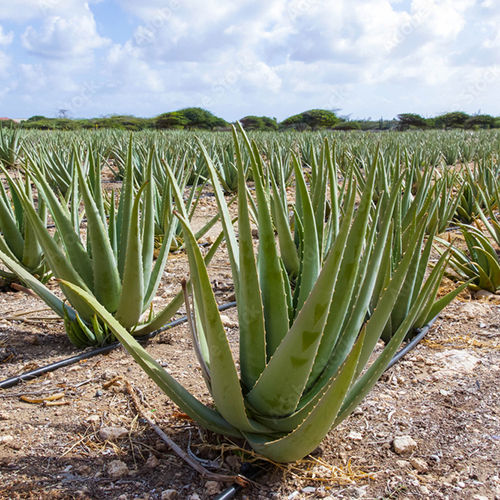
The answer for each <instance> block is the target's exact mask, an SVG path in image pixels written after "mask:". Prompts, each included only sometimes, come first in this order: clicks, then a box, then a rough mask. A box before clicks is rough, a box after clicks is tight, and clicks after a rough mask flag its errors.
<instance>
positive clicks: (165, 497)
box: [161, 490, 179, 500]
mask: <svg viewBox="0 0 500 500" xmlns="http://www.w3.org/2000/svg"><path fill="white" fill-rule="evenodd" d="M178 496H179V493H178V491H177V490H165V491H162V493H161V500H174V498H177V497H178Z"/></svg>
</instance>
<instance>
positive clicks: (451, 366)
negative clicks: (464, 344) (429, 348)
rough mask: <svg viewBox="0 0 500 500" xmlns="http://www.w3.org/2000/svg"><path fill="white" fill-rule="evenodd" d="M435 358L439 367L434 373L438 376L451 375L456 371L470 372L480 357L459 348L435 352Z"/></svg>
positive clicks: (461, 372)
mask: <svg viewBox="0 0 500 500" xmlns="http://www.w3.org/2000/svg"><path fill="white" fill-rule="evenodd" d="M435 358H436V359H437V360H438V361H439V362H440V364H441V368H439V369H438V370H437V371H436V373H435V375H436V376H438V377H443V376H453V375H455V374H456V373H460V374H465V373H470V372H472V371H473V370H474V368H475V367H476V365H477V364H478V363H479V362H480V361H481V360H480V358H478V357H477V356H474V355H473V354H471V353H470V352H467V351H464V350H459V349H450V350H447V351H444V352H438V353H436V355H435Z"/></svg>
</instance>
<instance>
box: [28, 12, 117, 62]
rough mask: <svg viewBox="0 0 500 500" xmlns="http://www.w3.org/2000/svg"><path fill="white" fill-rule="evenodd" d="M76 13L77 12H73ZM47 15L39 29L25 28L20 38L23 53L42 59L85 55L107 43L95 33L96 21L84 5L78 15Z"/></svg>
mask: <svg viewBox="0 0 500 500" xmlns="http://www.w3.org/2000/svg"><path fill="white" fill-rule="evenodd" d="M75 14H76V13H75ZM75 14H74V15H71V16H68V17H61V16H53V15H51V16H48V17H46V18H45V19H44V21H43V25H42V27H41V29H36V28H34V27H33V26H28V27H27V28H26V30H25V32H24V33H23V35H22V37H21V39H22V43H23V46H24V48H25V49H26V50H28V51H30V52H32V53H34V54H36V55H41V56H45V57H55V58H68V57H79V56H80V57H81V56H88V55H90V54H91V52H92V51H93V50H94V49H97V48H100V47H103V46H105V45H106V44H107V43H108V40H106V39H105V38H102V37H101V36H99V34H98V33H97V27H96V23H95V19H94V17H93V15H92V12H91V11H90V9H89V7H88V5H87V4H85V5H84V6H83V8H82V10H81V12H79V13H78V15H75Z"/></svg>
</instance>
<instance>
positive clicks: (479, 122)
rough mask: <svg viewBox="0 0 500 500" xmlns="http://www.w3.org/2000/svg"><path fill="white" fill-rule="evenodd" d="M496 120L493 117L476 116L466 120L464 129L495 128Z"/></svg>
mask: <svg viewBox="0 0 500 500" xmlns="http://www.w3.org/2000/svg"><path fill="white" fill-rule="evenodd" d="M494 127H495V118H494V117H493V116H491V115H474V116H471V117H469V118H467V120H465V123H464V128H471V129H477V128H494Z"/></svg>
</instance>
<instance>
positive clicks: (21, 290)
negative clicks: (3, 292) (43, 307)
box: [10, 283, 37, 297]
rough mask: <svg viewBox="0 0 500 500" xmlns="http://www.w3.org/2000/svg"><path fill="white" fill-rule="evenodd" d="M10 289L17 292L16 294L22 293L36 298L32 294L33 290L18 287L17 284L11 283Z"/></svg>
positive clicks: (34, 294)
mask: <svg viewBox="0 0 500 500" xmlns="http://www.w3.org/2000/svg"><path fill="white" fill-rule="evenodd" d="M10 287H11V288H13V289H14V290H17V291H18V292H24V293H25V294H27V295H31V296H32V297H37V295H36V293H35V292H33V290H30V289H29V288H26V287H25V286H23V285H20V284H19V283H11V284H10Z"/></svg>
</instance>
